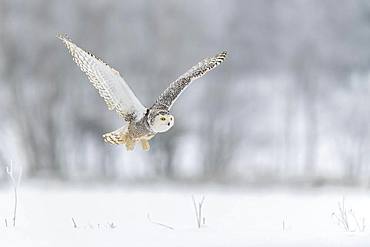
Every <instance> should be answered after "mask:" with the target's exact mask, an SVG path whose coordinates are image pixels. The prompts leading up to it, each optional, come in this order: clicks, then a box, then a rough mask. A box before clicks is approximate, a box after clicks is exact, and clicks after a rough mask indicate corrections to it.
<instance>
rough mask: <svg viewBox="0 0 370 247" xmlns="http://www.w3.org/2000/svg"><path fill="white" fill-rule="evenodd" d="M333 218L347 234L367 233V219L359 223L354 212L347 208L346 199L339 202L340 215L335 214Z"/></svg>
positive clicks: (362, 219)
mask: <svg viewBox="0 0 370 247" xmlns="http://www.w3.org/2000/svg"><path fill="white" fill-rule="evenodd" d="M332 216H333V217H334V219H335V220H336V221H337V224H338V225H340V226H342V227H343V228H344V230H345V231H346V232H354V231H359V232H364V231H365V227H366V225H365V218H364V217H362V218H361V220H360V221H359V220H358V218H357V217H356V215H355V213H354V212H353V210H352V209H351V208H348V207H347V206H346V204H345V199H344V197H343V198H342V201H341V202H338V213H335V212H333V213H332ZM353 225H355V226H353Z"/></svg>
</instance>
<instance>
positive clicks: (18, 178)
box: [5, 161, 22, 227]
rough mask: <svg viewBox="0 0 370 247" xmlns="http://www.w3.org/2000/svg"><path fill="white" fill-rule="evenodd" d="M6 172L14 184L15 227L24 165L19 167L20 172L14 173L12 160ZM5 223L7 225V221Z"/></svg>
mask: <svg viewBox="0 0 370 247" xmlns="http://www.w3.org/2000/svg"><path fill="white" fill-rule="evenodd" d="M6 173H7V174H8V176H9V178H10V180H11V182H12V185H13V191H14V208H13V227H15V223H16V219H17V208H18V187H19V184H20V182H21V178H22V167H19V170H18V174H14V167H13V161H10V166H7V167H6ZM5 223H6V225H7V221H6V222H5Z"/></svg>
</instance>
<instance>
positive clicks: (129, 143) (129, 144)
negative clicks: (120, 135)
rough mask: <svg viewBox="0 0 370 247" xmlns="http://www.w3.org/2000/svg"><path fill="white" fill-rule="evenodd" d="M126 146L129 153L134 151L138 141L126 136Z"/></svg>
mask: <svg viewBox="0 0 370 247" xmlns="http://www.w3.org/2000/svg"><path fill="white" fill-rule="evenodd" d="M125 144H126V149H127V151H132V150H134V148H135V144H136V141H135V140H133V139H132V138H130V137H128V136H126V138H125Z"/></svg>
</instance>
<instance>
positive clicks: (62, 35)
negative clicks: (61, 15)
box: [56, 33, 71, 41]
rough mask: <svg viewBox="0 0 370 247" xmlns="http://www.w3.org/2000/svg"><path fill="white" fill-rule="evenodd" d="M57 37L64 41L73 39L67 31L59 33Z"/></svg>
mask: <svg viewBox="0 0 370 247" xmlns="http://www.w3.org/2000/svg"><path fill="white" fill-rule="evenodd" d="M56 37H57V38H58V39H60V40H62V41H66V40H68V41H70V40H71V39H70V38H69V37H68V35H67V34H66V33H57V35H56Z"/></svg>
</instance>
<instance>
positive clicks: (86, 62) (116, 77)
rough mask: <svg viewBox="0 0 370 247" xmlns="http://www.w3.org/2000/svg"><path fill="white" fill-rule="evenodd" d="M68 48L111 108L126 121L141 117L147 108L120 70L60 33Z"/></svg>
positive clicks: (60, 37)
mask: <svg viewBox="0 0 370 247" xmlns="http://www.w3.org/2000/svg"><path fill="white" fill-rule="evenodd" d="M57 37H58V38H59V39H61V40H62V41H63V43H64V45H65V46H66V47H67V48H68V50H69V53H70V54H71V55H72V57H73V60H74V61H75V62H76V64H77V65H78V66H79V67H80V69H81V70H82V71H83V72H84V73H85V74H86V75H87V77H88V78H89V80H90V81H91V82H92V84H93V85H94V87H95V88H96V89H97V90H98V92H99V95H100V96H101V97H103V99H104V101H105V102H106V103H107V105H108V109H109V110H115V111H116V112H117V113H118V114H119V115H120V116H121V117H123V118H124V119H125V120H126V121H129V120H131V119H140V118H141V117H143V116H144V115H145V112H146V108H145V107H144V106H143V105H142V104H141V103H140V101H139V100H138V98H137V97H136V96H135V94H134V93H133V92H132V90H131V89H130V87H129V86H128V85H127V83H126V82H125V80H124V79H123V78H122V77H121V76H120V74H119V73H118V71H116V70H115V69H113V68H111V67H110V66H109V65H108V64H106V63H104V62H103V61H102V60H100V59H98V58H96V57H95V56H94V55H92V54H90V53H89V52H86V51H84V50H82V49H81V48H80V47H78V46H77V45H76V44H74V43H73V42H72V41H71V40H70V39H69V38H68V37H67V36H66V35H58V36H57Z"/></svg>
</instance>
